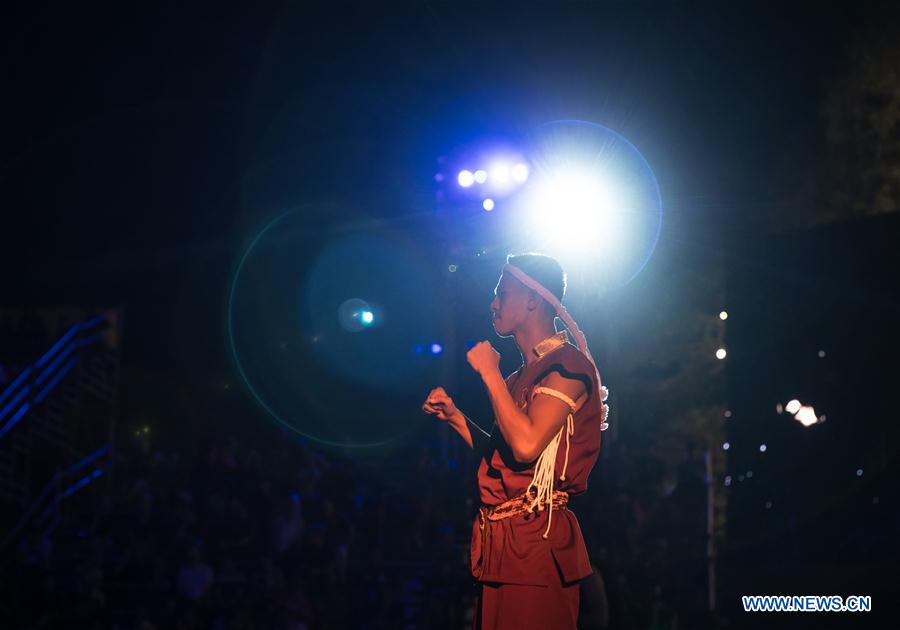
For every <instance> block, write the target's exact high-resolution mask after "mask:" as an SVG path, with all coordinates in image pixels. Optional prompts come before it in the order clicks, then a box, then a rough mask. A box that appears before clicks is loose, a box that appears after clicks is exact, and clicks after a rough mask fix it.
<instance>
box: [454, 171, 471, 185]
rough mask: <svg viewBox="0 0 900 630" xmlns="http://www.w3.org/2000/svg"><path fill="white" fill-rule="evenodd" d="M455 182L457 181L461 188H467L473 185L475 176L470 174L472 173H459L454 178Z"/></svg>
mask: <svg viewBox="0 0 900 630" xmlns="http://www.w3.org/2000/svg"><path fill="white" fill-rule="evenodd" d="M456 181H458V182H459V185H460V186H462V187H463V188H468V187H469V186H471V185H472V184H474V183H475V176H474V175H473V174H472V171H460V172H459V175H458V176H457V177H456Z"/></svg>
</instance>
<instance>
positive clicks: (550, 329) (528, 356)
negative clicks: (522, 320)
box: [513, 322, 556, 366]
mask: <svg viewBox="0 0 900 630" xmlns="http://www.w3.org/2000/svg"><path fill="white" fill-rule="evenodd" d="M555 334H556V328H555V327H554V326H553V322H541V323H540V324H537V325H535V326H531V327H526V328H523V329H522V330H517V331H516V332H515V334H514V335H513V337H514V338H515V340H516V345H517V346H518V347H519V353H520V354H521V355H522V359H523V360H524V361H525V365H526V366H529V365H531V364H532V363H534V362H535V361H537V360H538V359H539V358H540V357H538V356H537V355H536V354H535V353H534V352H533V351H534V347H535V346H536V345H538V344H539V343H540V342H542V341H543V340H544V339H547V338H548V337H552V336H553V335H555Z"/></svg>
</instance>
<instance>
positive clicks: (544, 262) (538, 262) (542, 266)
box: [506, 253, 566, 310]
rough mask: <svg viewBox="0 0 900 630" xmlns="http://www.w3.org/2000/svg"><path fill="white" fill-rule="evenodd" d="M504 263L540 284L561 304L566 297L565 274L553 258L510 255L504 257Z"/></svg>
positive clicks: (531, 254)
mask: <svg viewBox="0 0 900 630" xmlns="http://www.w3.org/2000/svg"><path fill="white" fill-rule="evenodd" d="M506 262H507V264H509V265H513V266H514V267H518V268H519V269H521V270H522V271H524V272H525V273H527V274H528V275H529V276H531V277H532V278H534V279H535V280H537V281H538V282H540V283H541V285H543V286H544V288H545V289H547V290H548V291H550V293H552V294H553V295H555V296H556V299H558V300H559V301H560V302H562V300H563V297H565V295H566V273H565V272H564V271H563V268H562V266H561V265H560V264H559V262H558V261H557V260H556V259H555V258H553V257H552V256H547V255H545V254H535V253H528V254H510V255H509V256H507V257H506ZM551 310H552V307H551Z"/></svg>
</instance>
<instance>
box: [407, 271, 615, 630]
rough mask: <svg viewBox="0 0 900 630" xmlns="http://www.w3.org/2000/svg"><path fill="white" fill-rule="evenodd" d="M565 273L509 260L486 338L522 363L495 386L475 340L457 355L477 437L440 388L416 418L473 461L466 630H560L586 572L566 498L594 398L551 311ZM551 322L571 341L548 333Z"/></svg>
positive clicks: (584, 474)
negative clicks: (474, 405) (454, 441)
mask: <svg viewBox="0 0 900 630" xmlns="http://www.w3.org/2000/svg"><path fill="white" fill-rule="evenodd" d="M565 286H566V280H565V274H564V273H563V271H562V268H561V267H560V266H559V263H558V262H556V260H554V259H553V258H550V257H549V256H543V255H540V254H523V255H519V256H510V257H508V258H507V264H506V266H505V267H504V270H503V274H502V275H501V277H500V282H499V283H498V285H497V288H496V289H495V294H496V296H495V298H494V300H493V302H491V312H492V314H493V321H494V330H495V331H496V332H497V334H498V335H499V336H501V337H509V336H511V337H513V338H514V339H515V342H516V346H517V347H518V348H519V352H520V353H521V354H522V357H523V360H524V364H523V365H522V366H521V367H520V368H519V369H518V370H516V371H515V372H514V373H513V374H511V375H510V376H509V377H508V378H507V379H504V378H503V377H502V376H501V374H500V370H499V362H500V355H499V354H498V353H497V352H496V351H495V350H494V349H493V347H491V344H490V343H489V342H487V341H483V342H481V343H479V344H477V345H476V346H474V347H473V348H472V349H471V350H470V351H469V353H468V355H467V359H468V362H469V365H471V367H472V368H473V369H474V370H475V371H476V372H478V374H479V375H480V376H481V378H482V380H483V381H484V384H485V387H486V388H487V392H488V396H489V397H490V400H491V405H492V406H493V410H494V415H495V419H496V421H495V423H494V427H493V430H492V431H491V434H490V435H487V434H485V433H484V432H483V431H481V429H479V428H478V427H477V425H475V424H474V423H471V422H470V421H469V420H468V418H466V416H465V415H464V414H463V413H462V412H460V411H459V410H458V409H457V408H456V406H455V405H454V404H453V400H452V399H451V398H450V397H449V396H448V395H447V393H446V392H445V391H444V390H443V388H440V387H438V388H436V389H434V390H432V391H431V393H430V394H429V395H428V398H427V399H426V401H425V403H424V405H423V406H422V409H423V410H424V411H425V412H427V413H430V414H434V415H436V416H437V417H438V418H439V419H441V420H444V421H447V422H449V423H450V425H451V426H452V427H453V428H454V429H455V430H456V431H457V432H458V433H459V434H460V436H461V437H462V438H463V439H464V440H465V441H466V443H467V444H469V446H471V447H472V448H474V449H476V451H477V452H478V454H479V456H480V463H479V467H478V486H479V492H480V496H481V503H482V506H481V508H480V510H479V513H478V518H477V519H476V520H475V522H474V523H473V527H472V544H471V561H472V567H471V568H472V575H473V576H474V577H475V578H476V579H477V580H479V582H480V583H481V591H480V594H479V599H478V608H477V610H476V615H475V628H478V629H488V628H490V629H494V630H502V629H505V628H516V629H517V630H525V629H528V628H535V629H541V630H546V629H548V628H554V629H556V628H572V629H574V628H575V627H576V624H577V620H578V597H579V590H578V588H579V585H578V582H579V580H581V579H582V578H583V577H585V576H587V575H590V574H591V573H592V569H591V564H590V561H589V559H588V555H587V550H586V548H585V544H584V539H583V537H582V534H581V529H580V528H579V526H578V520H577V519H576V518H575V515H574V514H573V513H572V512H571V511H569V510H568V509H567V508H566V503H567V501H568V497H569V495H577V494H581V493H583V492H585V490H586V489H587V478H588V475H589V474H590V472H591V469H592V468H593V465H594V462H596V460H597V456H598V454H599V452H600V431H601V430H602V429H604V428H606V424H605V422H604V420H605V418H606V415H607V412H608V408H607V407H606V405H604V404H603V400H605V398H606V389H605V388H603V387H601V385H600V378H599V374H598V373H597V369H596V366H595V365H594V362H593V359H592V358H591V356H590V352H589V350H588V349H587V342H586V340H585V338H584V335H583V334H582V333H581V331H580V330H578V326H577V325H576V324H575V322H574V321H573V320H572V318H571V317H570V316H569V315H568V313H567V312H566V310H565V308H564V307H563V306H562V304H561V300H562V298H563V296H564V294H565ZM557 316H559V317H560V318H561V319H563V321H564V322H565V323H566V324H567V326H568V327H569V330H570V331H571V332H572V334H573V335H575V337H576V340H577V341H578V344H579V347H580V349H579V347H576V346H574V345H572V344H571V343H569V341H568V335H567V333H566V332H565V331H563V332H560V333H557V332H556V327H555V323H554V322H555V319H556V317H557Z"/></svg>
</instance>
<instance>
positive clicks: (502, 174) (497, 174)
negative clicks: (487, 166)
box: [491, 162, 509, 184]
mask: <svg viewBox="0 0 900 630" xmlns="http://www.w3.org/2000/svg"><path fill="white" fill-rule="evenodd" d="M491 181H493V182H494V183H495V184H505V183H507V182H508V181H509V166H508V165H506V164H504V163H503V162H498V163H496V164H494V165H492V166H491Z"/></svg>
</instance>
